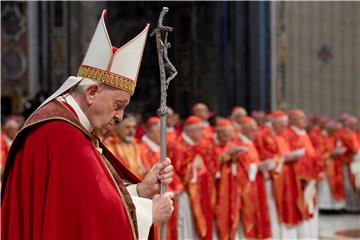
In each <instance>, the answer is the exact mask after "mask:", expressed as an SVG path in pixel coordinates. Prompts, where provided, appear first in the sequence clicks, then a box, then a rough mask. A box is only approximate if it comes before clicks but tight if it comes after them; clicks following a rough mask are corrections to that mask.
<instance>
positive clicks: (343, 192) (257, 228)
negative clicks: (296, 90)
mask: <svg viewBox="0 0 360 240" xmlns="http://www.w3.org/2000/svg"><path fill="white" fill-rule="evenodd" d="M192 114H193V115H191V116H190V117H188V118H187V119H186V120H185V121H184V124H183V127H182V129H181V130H178V129H176V128H174V126H172V125H171V123H173V121H172V119H171V117H172V116H173V115H174V112H173V110H172V109H170V111H169V118H168V131H167V142H168V144H167V153H168V156H169V157H170V158H171V159H172V164H173V166H174V169H175V174H174V176H173V182H172V183H171V184H170V185H169V186H168V191H173V192H174V193H175V199H174V206H175V211H174V213H173V215H172V217H171V218H170V220H169V221H168V224H167V228H168V231H167V237H168V238H169V239H200V238H201V239H203V238H206V239H239V238H244V237H245V238H279V239H280V238H281V239H289V238H295V239H301V238H317V237H318V210H319V207H320V208H324V209H342V208H345V207H347V208H348V209H349V210H360V151H359V149H360V146H359V142H360V131H359V129H357V120H356V118H354V117H352V116H350V115H346V116H345V117H343V118H342V119H341V123H340V122H335V121H333V120H329V119H326V118H320V119H318V121H316V122H314V123H313V125H312V127H311V129H310V130H309V132H307V131H306V127H307V118H306V115H305V114H304V112H303V111H301V110H298V109H295V110H292V111H290V112H289V113H288V114H287V113H285V112H282V111H276V112H273V113H271V114H267V115H266V116H265V118H264V119H263V121H262V122H260V121H259V119H258V118H257V119H256V120H258V121H256V120H255V119H254V118H251V117H249V116H247V113H246V111H245V110H244V109H243V108H241V107H235V108H234V109H233V111H232V113H231V116H230V119H227V118H217V120H216V124H215V126H211V125H210V124H209V123H208V121H207V120H208V118H209V111H208V108H207V106H206V105H205V104H203V103H198V104H196V105H194V107H193V109H192ZM258 123H259V124H258ZM136 132H137V125H136V119H135V117H134V116H133V115H130V114H128V115H125V116H124V119H123V121H122V122H120V123H119V125H118V126H116V127H115V128H114V129H113V131H111V132H110V133H109V134H107V136H106V137H105V139H104V142H105V144H106V146H107V147H108V148H109V149H110V151H112V153H113V154H114V155H115V156H116V157H117V158H118V159H119V161H122V162H123V163H124V164H125V165H127V166H128V168H129V169H130V170H131V171H133V172H134V173H136V174H137V175H138V176H139V177H140V178H141V177H143V176H145V174H146V173H147V171H149V169H151V166H152V165H153V164H154V163H156V162H157V161H158V160H159V159H160V119H159V118H157V117H150V118H149V119H148V120H147V122H146V133H144V135H143V136H141V139H137V138H136V137H135V136H136ZM155 232H157V234H159V226H156V227H155Z"/></svg>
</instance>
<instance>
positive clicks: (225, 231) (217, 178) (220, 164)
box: [200, 137, 240, 239]
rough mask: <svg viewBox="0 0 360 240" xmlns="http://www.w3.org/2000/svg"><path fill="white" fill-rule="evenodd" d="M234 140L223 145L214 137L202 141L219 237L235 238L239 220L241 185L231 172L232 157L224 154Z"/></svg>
mask: <svg viewBox="0 0 360 240" xmlns="http://www.w3.org/2000/svg"><path fill="white" fill-rule="evenodd" d="M231 144H233V143H232V142H228V143H227V144H225V145H221V144H219V143H218V141H217V140H215V138H214V137H211V138H207V139H203V140H202V141H201V146H202V147H201V148H200V151H201V156H202V157H203V159H204V163H205V165H206V167H207V169H208V171H209V173H210V175H211V178H212V183H211V187H210V193H211V199H212V209H213V214H214V218H215V223H216V227H217V233H218V237H219V239H234V238H235V233H236V230H237V227H238V221H239V204H240V200H239V196H240V195H239V194H240V193H239V190H240V189H239V187H238V186H237V183H236V179H235V177H234V176H233V175H232V173H231V163H232V161H231V159H226V161H225V162H224V161H223V160H222V159H224V156H225V155H224V154H225V153H226V152H227V151H228V149H229V147H230V145H231Z"/></svg>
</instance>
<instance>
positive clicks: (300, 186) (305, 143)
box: [284, 127, 320, 224]
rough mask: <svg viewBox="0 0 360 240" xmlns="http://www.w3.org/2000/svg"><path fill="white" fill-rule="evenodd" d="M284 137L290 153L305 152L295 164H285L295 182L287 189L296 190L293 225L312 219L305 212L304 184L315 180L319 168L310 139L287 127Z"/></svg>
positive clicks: (306, 211)
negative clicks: (295, 210)
mask: <svg viewBox="0 0 360 240" xmlns="http://www.w3.org/2000/svg"><path fill="white" fill-rule="evenodd" d="M284 137H285V139H286V140H287V142H288V144H289V148H290V151H296V150H299V149H304V150H305V155H304V156H302V157H300V158H299V159H298V160H297V161H296V162H294V163H288V164H286V165H287V166H289V167H290V168H288V169H287V171H289V174H291V175H292V174H293V175H294V176H295V178H292V179H293V180H295V181H294V182H292V183H291V185H289V186H288V187H289V189H291V188H292V189H294V190H295V188H296V190H295V191H296V194H295V195H294V199H296V205H297V209H298V211H299V212H297V213H296V212H294V217H295V219H296V221H295V223H294V224H297V222H298V221H301V219H302V218H304V219H308V218H311V217H312V214H310V213H309V212H308V210H307V206H306V204H305V201H304V195H303V194H304V190H305V187H306V184H307V183H308V182H309V181H310V180H314V179H317V176H318V175H319V171H320V168H319V165H318V164H317V163H318V157H317V155H316V153H315V150H314V148H313V146H312V143H311V141H310V138H309V136H308V135H307V134H306V133H305V134H302V135H300V134H297V133H296V132H295V131H294V129H292V128H291V127H289V128H288V129H287V130H286V131H285V132H284ZM284 171H285V168H284ZM286 190H288V189H286ZM295 219H294V220H295Z"/></svg>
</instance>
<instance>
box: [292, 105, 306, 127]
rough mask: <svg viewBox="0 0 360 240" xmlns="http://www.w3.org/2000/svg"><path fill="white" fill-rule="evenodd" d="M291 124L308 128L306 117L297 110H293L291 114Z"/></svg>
mask: <svg viewBox="0 0 360 240" xmlns="http://www.w3.org/2000/svg"><path fill="white" fill-rule="evenodd" d="M289 116H290V117H289V120H290V124H291V125H293V126H295V127H297V128H299V129H305V127H306V115H305V113H304V112H303V111H301V110H299V109H296V110H292V111H291V112H290V114H289Z"/></svg>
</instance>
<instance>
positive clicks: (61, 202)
mask: <svg viewBox="0 0 360 240" xmlns="http://www.w3.org/2000/svg"><path fill="white" fill-rule="evenodd" d="M24 126H25V127H24V128H23V129H22V130H21V131H20V133H19V134H18V135H17V137H16V139H15V140H14V143H13V145H12V147H11V149H10V153H9V156H8V160H7V163H6V168H5V172H4V179H3V185H2V192H1V193H2V209H1V210H2V213H1V225H2V231H1V235H2V238H3V239H9V238H13V239H41V238H45V239H105V238H108V239H109V238H113V239H114V238H117V239H133V238H135V237H137V223H136V215H135V206H134V205H133V203H132V200H131V197H130V195H129V193H128V192H127V190H126V187H125V185H124V182H123V181H121V180H126V181H129V182H132V183H137V182H138V181H139V180H138V179H137V178H136V177H135V176H134V175H133V174H132V173H131V172H130V171H129V170H128V169H127V168H126V167H125V166H124V165H122V164H121V162H119V161H118V160H116V159H115V157H114V156H113V155H112V154H111V153H110V152H109V151H108V150H107V149H106V148H105V147H104V146H102V144H101V143H99V144H100V147H101V148H102V149H103V155H100V154H99V152H98V151H97V150H96V148H95V145H94V143H93V142H96V140H97V139H96V138H94V137H93V136H92V135H91V134H89V133H88V132H87V131H86V130H85V129H84V128H83V127H82V126H81V124H80V122H79V121H78V120H77V118H76V116H75V114H73V113H72V112H71V111H70V110H69V108H68V107H66V106H65V105H64V104H62V103H60V102H58V101H56V100H53V101H52V102H50V103H48V104H47V105H45V106H44V107H42V108H41V109H39V110H37V111H36V112H35V113H34V114H33V115H32V116H31V117H30V118H29V119H28V120H27V121H26V123H25V125H24ZM119 178H120V179H119Z"/></svg>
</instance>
